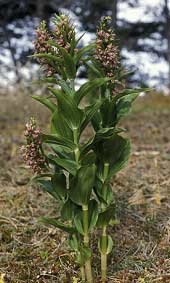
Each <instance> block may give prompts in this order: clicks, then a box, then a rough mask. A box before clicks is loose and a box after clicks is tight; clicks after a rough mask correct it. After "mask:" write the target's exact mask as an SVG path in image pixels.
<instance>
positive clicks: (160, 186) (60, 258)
mask: <svg viewBox="0 0 170 283" xmlns="http://www.w3.org/2000/svg"><path fill="white" fill-rule="evenodd" d="M30 116H35V117H37V119H38V120H39V122H40V123H39V124H40V126H43V127H44V126H45V128H46V129H48V124H49V115H48V112H47V111H46V110H45V109H44V107H42V106H41V105H39V104H38V102H34V101H32V100H31V98H30V96H29V95H28V94H27V93H24V92H22V91H21V90H20V91H19V92H16V93H11V94H8V95H6V94H5V93H4V94H1V97H0V130H1V134H0V274H1V277H0V282H3V278H4V280H5V282H12V283H21V282H28V283H31V282H39V283H43V282H48V283H53V282H63V283H64V282H65V283H67V282H68V283H71V282H73V283H76V282H79V281H78V279H77V278H78V277H79V275H78V272H79V271H78V266H75V264H74V254H73V253H72V252H71V251H68V249H66V247H67V237H66V234H64V233H62V232H61V231H59V230H58V229H54V228H51V227H46V226H43V224H40V223H38V221H37V218H38V217H39V216H47V215H52V216H55V215H57V213H58V210H59V207H58V205H57V203H56V202H55V201H54V200H53V199H51V197H50V196H48V195H47V194H44V193H43V192H42V191H41V190H40V188H37V187H36V186H35V185H32V184H30V183H28V181H29V179H30V176H31V173H30V172H29V171H28V169H27V168H25V167H24V165H23V162H22V159H21V157H20V155H19V151H18V147H19V146H20V145H21V144H22V143H23V140H24V138H23V131H24V123H25V121H26V120H27V119H28V118H29V117H30ZM122 125H123V127H125V128H126V129H127V130H128V135H129V136H130V137H131V140H132V145H133V153H132V156H131V160H130V162H129V164H128V166H127V167H126V168H125V169H124V170H123V171H122V172H121V173H119V174H118V175H116V177H115V178H114V179H113V192H114V196H115V198H116V200H117V202H118V204H119V220H120V224H119V225H115V226H113V227H111V228H110V234H111V235H112V237H113V239H114V250H113V252H112V254H111V255H110V258H109V262H110V265H109V276H110V277H109V282H112V283H130V282H132V283H133V282H134V283H135V282H136V283H141V282H145V283H154V282H156V283H158V282H160V283H161V282H166V283H168V282H170V166H169V163H170V97H165V96H163V95H161V94H156V93H153V94H148V95H147V97H141V98H139V99H138V101H137V103H136V105H135V107H134V110H133V112H132V114H131V115H130V116H129V117H128V118H127V119H124V121H123V123H122ZM27 183H28V184H27ZM96 233H97V232H96ZM94 249H96V244H95V239H94ZM96 258H97V257H96ZM96 258H95V259H94V260H93V267H94V272H95V273H96V278H98V279H96V282H100V279H99V274H97V271H96V270H97V268H96V267H97V266H98V265H99V264H100V262H99V257H98V259H96Z"/></svg>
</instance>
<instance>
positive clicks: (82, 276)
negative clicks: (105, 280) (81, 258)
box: [80, 266, 86, 282]
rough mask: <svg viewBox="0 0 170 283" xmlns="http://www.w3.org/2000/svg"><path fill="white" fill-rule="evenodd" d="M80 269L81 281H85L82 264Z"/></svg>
mask: <svg viewBox="0 0 170 283" xmlns="http://www.w3.org/2000/svg"><path fill="white" fill-rule="evenodd" d="M80 270H81V279H82V282H85V281H86V275H85V270H84V266H81V267H80Z"/></svg>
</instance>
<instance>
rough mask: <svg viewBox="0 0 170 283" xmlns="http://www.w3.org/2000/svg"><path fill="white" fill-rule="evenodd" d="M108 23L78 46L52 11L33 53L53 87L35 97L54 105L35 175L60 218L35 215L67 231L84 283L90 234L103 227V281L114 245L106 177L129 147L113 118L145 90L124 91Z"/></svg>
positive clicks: (124, 112)
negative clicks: (83, 76) (81, 76)
mask: <svg viewBox="0 0 170 283" xmlns="http://www.w3.org/2000/svg"><path fill="white" fill-rule="evenodd" d="M108 21H109V18H108V17H106V18H105V19H104V20H103V21H101V23H100V26H99V29H98V30H97V39H96V41H95V42H94V43H92V44H90V45H88V46H86V47H83V48H80V49H78V48H77V44H78V41H79V40H77V39H76V37H75V29H74V27H73V26H72V24H71V23H70V20H69V19H68V17H67V16H65V15H60V16H56V18H55V20H54V24H55V29H54V31H53V32H48V31H47V30H46V26H45V25H44V24H43V25H41V27H40V28H39V29H38V32H37V42H36V44H35V49H36V52H35V58H38V62H39V63H40V64H41V65H42V66H43V67H44V69H45V72H46V78H45V79H44V80H42V81H43V83H44V82H45V83H47V84H48V83H50V87H49V88H48V89H49V93H48V96H47V97H41V96H33V99H35V100H37V101H39V102H40V103H42V104H43V105H45V106H46V107H47V108H48V109H49V110H50V111H51V133H46V134H45V133H41V136H40V137H41V142H42V145H41V147H40V149H41V154H42V155H43V156H44V158H45V159H44V160H45V162H46V163H45V164H46V166H44V167H43V168H42V172H41V173H40V174H38V175H36V177H35V178H34V180H35V181H36V182H37V183H38V184H39V185H40V186H41V187H42V189H43V190H44V191H46V192H48V193H49V194H50V195H51V196H52V197H54V198H55V199H57V201H58V202H59V205H60V215H59V216H58V218H57V219H50V218H46V217H45V218H41V219H40V221H42V222H43V223H47V224H50V225H53V226H55V227H57V228H59V229H61V230H63V231H64V232H67V233H68V234H69V237H68V238H69V241H68V242H69V244H70V247H71V249H74V250H75V253H76V254H77V259H76V261H77V263H78V264H79V265H80V267H81V272H82V280H83V281H84V282H88V283H92V282H93V272H92V268H91V257H92V250H91V248H90V242H89V235H90V233H92V232H93V231H94V229H95V228H96V227H99V228H100V230H101V236H100V238H99V241H98V247H99V251H100V253H101V273H102V282H106V279H107V278H106V266H107V254H108V253H110V252H111V250H112V246H113V241H112V239H111V236H109V235H108V234H107V226H108V225H111V224H113V223H118V220H117V219H116V205H115V202H114V199H113V194H112V188H111V185H110V182H111V180H112V177H113V176H114V175H115V174H116V173H117V172H119V171H120V170H121V169H122V168H123V167H124V166H125V164H126V163H127V161H128V159H129V156H130V151H131V146H130V141H129V139H127V138H125V137H124V132H125V129H122V128H120V127H119V126H118V123H119V121H120V120H121V119H122V118H124V117H125V116H126V115H127V114H128V113H129V112H130V110H131V106H132V103H133V101H134V100H135V99H136V98H137V96H138V95H139V94H140V92H143V91H147V89H146V90H144V89H135V90H131V89H125V87H124V82H123V81H122V78H123V80H124V73H123V71H122V68H121V66H120V63H119V61H120V60H118V48H117V46H116V45H115V43H114V39H115V35H114V33H113V31H112V30H111V29H107V25H106V23H107V22H108ZM41 34H42V35H43V36H44V37H45V38H46V39H47V40H46V41H45V42H43V38H42V36H41ZM106 39H107V40H106ZM107 50H108V51H109V53H107ZM82 65H84V66H85V67H86V68H87V69H88V72H89V74H90V78H91V79H89V81H88V82H86V83H85V84H83V85H82V86H81V87H80V88H79V89H78V90H75V78H76V77H77V70H78V68H79V67H80V66H82ZM49 74H50V76H49ZM89 126H90V127H91V128H92V136H91V137H88V139H87V140H83V143H82V139H81V138H82V134H83V132H84V130H86V128H87V127H89ZM34 127H35V126H34ZM34 131H35V129H34ZM122 133H123V134H122ZM44 145H45V146H44ZM35 158H36V157H35ZM35 162H36V160H35ZM39 164H40V165H41V163H39ZM40 165H39V166H40ZM38 170H39V171H40V168H39V167H38Z"/></svg>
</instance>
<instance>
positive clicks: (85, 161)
mask: <svg viewBox="0 0 170 283" xmlns="http://www.w3.org/2000/svg"><path fill="white" fill-rule="evenodd" d="M81 157H82V159H81V164H82V166H84V165H91V164H94V163H95V161H96V154H95V153H94V152H93V151H90V152H88V153H87V154H82V156H81Z"/></svg>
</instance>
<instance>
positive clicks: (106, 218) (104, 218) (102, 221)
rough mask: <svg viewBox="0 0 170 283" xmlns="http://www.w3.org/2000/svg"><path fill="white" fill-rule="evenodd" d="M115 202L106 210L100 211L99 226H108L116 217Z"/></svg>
mask: <svg viewBox="0 0 170 283" xmlns="http://www.w3.org/2000/svg"><path fill="white" fill-rule="evenodd" d="M115 209H116V208H115V204H111V205H110V206H109V207H108V208H107V209H106V210H105V211H103V212H101V213H99V216H98V220H97V226H98V227H102V226H107V225H109V224H110V221H111V220H113V219H115Z"/></svg>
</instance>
